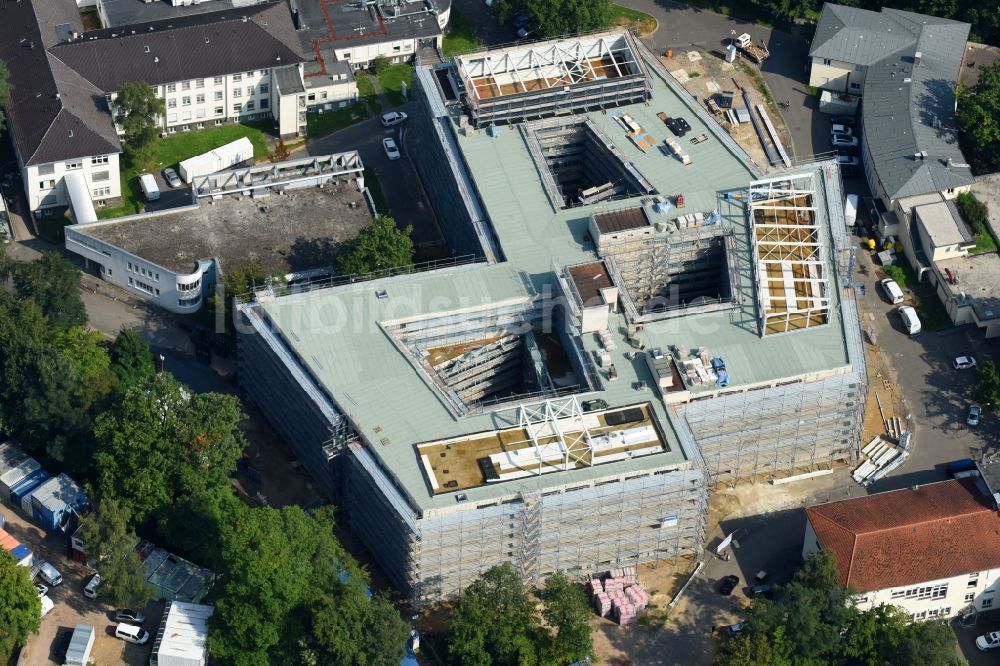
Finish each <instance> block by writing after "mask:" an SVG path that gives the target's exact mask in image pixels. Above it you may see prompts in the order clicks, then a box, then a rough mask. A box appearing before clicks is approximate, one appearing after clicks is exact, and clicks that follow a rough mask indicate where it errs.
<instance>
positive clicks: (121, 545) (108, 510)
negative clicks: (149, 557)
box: [80, 497, 152, 608]
mask: <svg viewBox="0 0 1000 666" xmlns="http://www.w3.org/2000/svg"><path fill="white" fill-rule="evenodd" d="M128 524H129V520H128V512H127V511H126V510H125V509H124V508H123V507H122V506H121V503H120V502H119V501H118V500H116V499H114V498H112V497H108V498H106V499H103V500H101V502H100V505H99V507H98V509H97V511H94V512H91V513H89V514H86V515H84V516H83V517H82V518H81V519H80V526H81V527H82V528H83V542H84V544H86V546H87V558H88V559H90V560H92V561H93V562H94V563H95V564H96V566H97V570H98V572H99V573H100V574H101V580H102V582H101V586H100V587H99V588H98V589H97V593H98V595H99V596H100V598H101V599H102V600H104V601H106V602H107V603H109V604H111V605H112V606H126V607H129V608H142V607H143V606H145V605H146V603H147V602H148V601H149V599H150V597H151V596H152V589H151V588H150V586H149V584H148V583H147V582H146V567H145V565H144V564H143V563H142V560H140V559H139V554H138V553H137V552H136V549H135V546H136V544H137V543H138V541H139V539H138V537H136V535H135V533H134V532H132V531H130V530H129V529H128Z"/></svg>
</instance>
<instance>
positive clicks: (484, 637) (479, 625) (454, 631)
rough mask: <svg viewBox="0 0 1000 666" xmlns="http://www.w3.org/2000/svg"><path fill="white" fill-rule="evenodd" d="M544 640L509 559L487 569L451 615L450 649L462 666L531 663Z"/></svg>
mask: <svg viewBox="0 0 1000 666" xmlns="http://www.w3.org/2000/svg"><path fill="white" fill-rule="evenodd" d="M545 642H546V641H545V638H544V636H543V634H542V630H541V629H540V627H539V621H538V616H537V613H536V612H535V604H534V603H533V602H532V600H531V597H530V596H529V595H528V592H527V590H525V588H524V583H523V582H522V581H521V578H520V577H519V576H518V575H517V572H516V571H514V567H513V566H511V564H510V563H509V562H504V563H503V564H501V565H498V566H495V567H492V568H490V569H487V570H486V571H485V572H483V574H482V575H481V576H480V577H479V578H478V579H477V580H476V581H475V582H473V583H472V585H470V586H469V587H468V588H467V589H466V590H465V591H464V592H463V593H462V598H461V599H460V600H459V602H458V604H457V605H456V606H455V610H454V612H453V613H452V616H451V634H450V637H449V640H448V652H449V654H450V655H451V657H452V659H453V660H454V661H455V662H457V663H460V664H463V666H490V665H491V664H495V665H497V666H508V665H509V666H532V665H533V664H538V663H539V656H540V652H541V650H540V649H539V646H544V644H545Z"/></svg>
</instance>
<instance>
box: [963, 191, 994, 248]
mask: <svg viewBox="0 0 1000 666" xmlns="http://www.w3.org/2000/svg"><path fill="white" fill-rule="evenodd" d="M955 206H956V208H958V212H959V213H960V214H961V216H962V219H963V220H965V224H966V226H968V227H969V231H971V232H972V239H973V240H974V241H975V242H976V245H975V247H973V248H972V249H970V250H969V253H970V254H979V253H981V252H996V250H997V240H996V238H994V237H993V233H992V232H991V231H990V227H989V224H988V223H987V219H988V216H989V209H988V208H987V206H986V204H985V203H984V202H982V201H980V200H979V199H977V198H976V196H975V195H974V194H972V193H971V192H963V193H961V194H959V195H958V198H957V199H956V200H955Z"/></svg>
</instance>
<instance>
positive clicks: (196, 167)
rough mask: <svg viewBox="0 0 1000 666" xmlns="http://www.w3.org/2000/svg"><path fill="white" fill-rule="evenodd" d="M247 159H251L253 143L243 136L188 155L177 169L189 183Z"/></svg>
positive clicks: (230, 167)
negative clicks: (198, 153) (204, 151)
mask: <svg viewBox="0 0 1000 666" xmlns="http://www.w3.org/2000/svg"><path fill="white" fill-rule="evenodd" d="M249 160H253V144H252V143H250V139H248V138H246V137H245V136H244V137H242V138H239V139H236V141H232V142H230V143H227V144H226V145H224V146H219V147H218V148H213V149H212V150H210V151H208V152H207V153H203V154H201V155H195V156H194V157H189V158H188V159H186V160H184V161H183V162H181V163H180V165H179V171H180V173H181V178H183V179H184V182H185V183H188V184H190V183H191V181H192V180H194V179H195V178H196V177H197V176H207V175H208V174H210V173H215V172H216V171H225V170H226V169H232V168H233V167H235V166H236V165H238V164H240V163H241V162H246V161H249Z"/></svg>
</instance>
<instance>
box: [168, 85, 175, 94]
mask: <svg viewBox="0 0 1000 666" xmlns="http://www.w3.org/2000/svg"><path fill="white" fill-rule="evenodd" d="M167 92H168V93H172V92H177V84H176V83H168V84H167Z"/></svg>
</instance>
